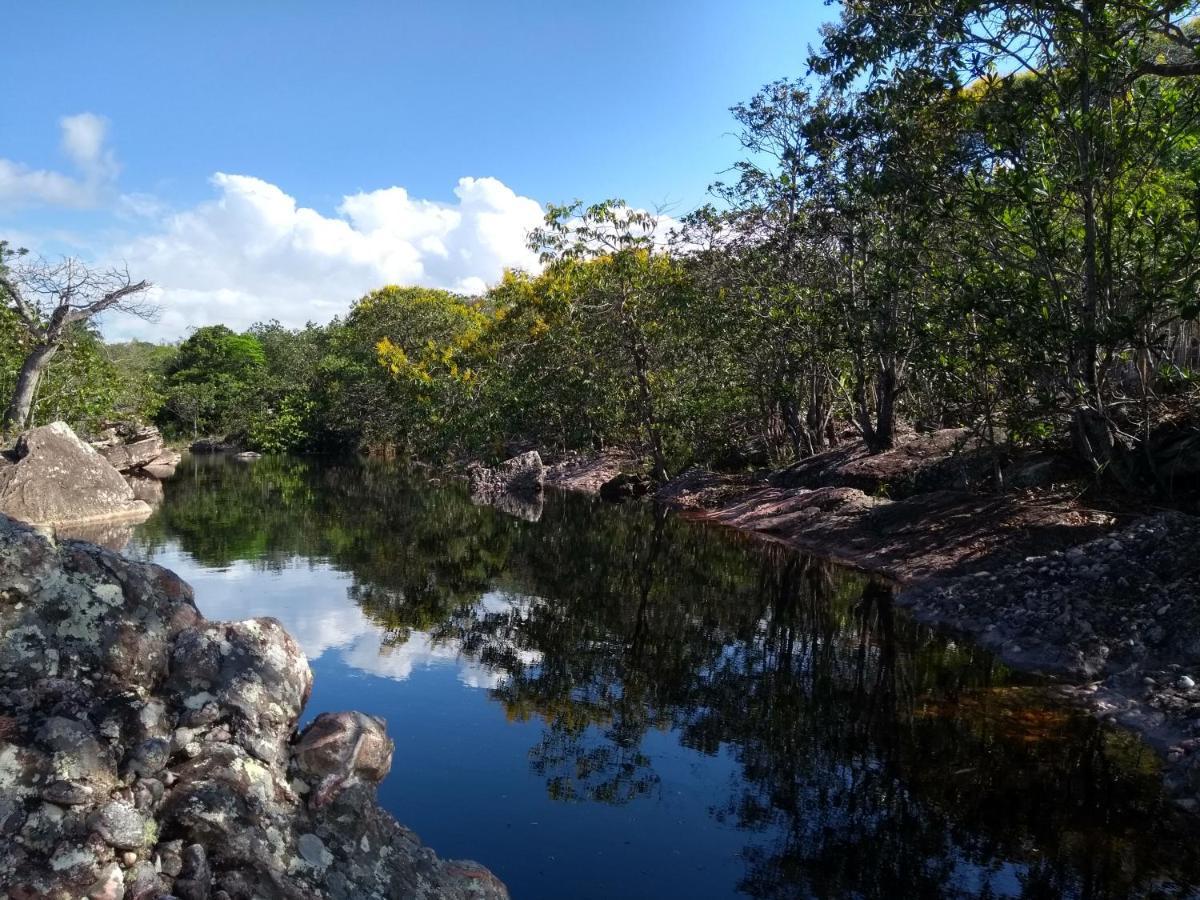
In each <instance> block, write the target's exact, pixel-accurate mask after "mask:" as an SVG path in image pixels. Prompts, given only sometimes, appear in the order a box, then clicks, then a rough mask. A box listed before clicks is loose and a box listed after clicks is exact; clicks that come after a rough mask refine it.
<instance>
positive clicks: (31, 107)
mask: <svg viewBox="0 0 1200 900" xmlns="http://www.w3.org/2000/svg"><path fill="white" fill-rule="evenodd" d="M835 13H836V9H834V8H831V7H829V6H827V5H826V4H825V3H824V2H823V0H737V2H732V0H726V2H716V0H640V2H628V0H607V2H600V0H567V2H562V0H559V2H551V0H542V2H533V0H506V2H496V0H442V2H437V3H433V2H425V3H416V2H399V0H394V2H382V0H378V2H357V0H342V2H338V3H322V4H317V3H312V2H307V0H255V2H253V3H245V2H244V0H239V2H226V0H209V2H206V3H203V4H192V3H184V2H182V0H176V2H171V0H118V2H112V3H85V2H82V0H75V2H63V0H41V2H38V3H22V4H13V5H12V6H11V8H9V9H7V10H6V12H5V26H4V27H5V37H6V40H5V50H4V52H3V53H0V85H3V86H4V102H3V104H0V239H6V240H8V241H9V242H10V243H11V244H13V245H16V246H23V247H27V248H28V249H29V250H30V251H32V252H33V253H36V254H40V255H43V256H45V257H47V258H55V257H57V256H60V255H64V254H69V255H75V256H79V257H81V258H83V259H85V260H87V261H89V262H90V263H93V264H96V265H102V266H104V265H114V264H118V265H127V266H128V267H129V270H130V272H131V274H132V275H133V276H134V277H135V278H147V279H149V280H151V281H152V282H154V285H155V288H154V300H155V302H156V304H157V305H158V307H159V309H160V313H159V315H158V318H157V320H156V321H154V322H144V321H142V320H139V319H133V318H130V317H120V316H114V317H111V318H109V319H108V320H107V321H105V322H104V323H103V327H104V332H105V335H106V336H107V337H109V338H110V339H125V338H129V337H138V338H143V339H148V340H176V339H179V338H182V337H185V336H186V335H187V334H188V332H189V331H190V330H191V329H194V328H196V327H198V326H202V325H208V324H215V323H218V322H223V323H225V324H227V325H229V326H230V327H232V328H235V329H242V328H245V327H247V326H249V325H250V324H252V323H253V322H255V321H267V320H270V319H278V320H279V321H281V322H283V323H284V324H286V325H290V326H301V325H303V324H304V323H305V322H307V321H316V322H326V321H328V320H329V319H330V318H332V317H333V316H335V315H339V314H342V313H344V312H345V311H346V309H348V307H349V305H350V303H351V302H352V301H353V300H354V299H355V298H357V297H358V296H361V295H362V294H363V293H365V292H366V291H368V290H371V289H373V288H375V287H379V286H381V285H383V284H389V283H391V284H419V285H424V286H429V287H441V288H446V289H450V290H458V291H464V292H469V293H475V292H479V291H482V290H483V289H484V288H485V287H486V286H487V285H488V284H491V283H494V282H495V281H496V280H498V279H499V277H500V276H501V274H502V272H503V270H504V269H505V268H507V267H522V268H535V267H536V265H537V261H536V259H535V258H534V256H533V255H532V254H531V253H530V251H529V250H528V249H527V247H526V244H525V235H526V234H527V232H528V231H529V229H530V228H532V227H535V226H536V225H537V224H539V223H540V221H541V217H542V215H543V210H544V207H545V204H547V203H564V202H570V201H572V200H575V199H580V200H584V201H587V202H593V201H597V200H601V199H604V198H607V197H621V198H624V199H626V200H627V201H628V202H630V203H631V204H632V205H634V206H636V207H639V208H645V209H652V210H660V211H662V212H664V213H666V214H668V215H671V216H679V215H682V214H684V213H686V212H687V211H688V210H690V209H693V208H695V207H696V206H698V205H699V204H701V203H703V202H705V200H706V199H707V195H706V190H707V187H708V185H709V184H711V183H712V182H713V181H714V180H716V179H718V178H719V177H720V175H721V172H722V171H724V170H726V169H727V168H728V167H729V165H730V164H731V163H733V162H734V161H736V160H737V158H738V155H739V148H738V143H737V140H736V137H735V135H734V122H733V120H732V117H731V116H730V114H729V111H728V110H729V107H730V106H732V105H733V104H734V103H737V102H739V101H742V100H745V99H748V98H749V97H750V96H751V95H752V94H753V93H754V92H755V91H756V90H757V89H758V88H759V87H761V86H762V85H763V84H766V83H768V82H770V81H773V80H775V79H777V78H781V77H795V76H799V75H802V74H803V72H804V61H805V58H806V55H807V50H808V47H809V46H810V45H811V44H814V43H816V42H817V41H818V40H819V32H818V29H819V26H820V24H821V22H823V21H826V20H828V19H829V18H831V17H832V16H833V15H834V14H835Z"/></svg>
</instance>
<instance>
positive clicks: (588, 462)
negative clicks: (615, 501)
mask: <svg viewBox="0 0 1200 900" xmlns="http://www.w3.org/2000/svg"><path fill="white" fill-rule="evenodd" d="M637 465H638V460H637V459H636V458H634V457H633V456H632V455H630V454H629V453H626V452H624V451H623V450H604V451H601V452H599V453H590V454H578V455H573V456H568V457H567V458H566V459H562V460H559V461H558V462H556V463H555V464H554V465H552V466H548V467H547V469H546V477H545V483H546V485H547V486H549V487H552V488H556V489H557V490H560V491H573V492H576V493H581V494H599V493H600V487H601V485H603V484H604V483H605V482H606V481H611V480H612V479H614V478H616V477H617V476H619V475H620V474H621V473H622V472H625V471H627V470H629V469H631V468H634V467H636V466H637Z"/></svg>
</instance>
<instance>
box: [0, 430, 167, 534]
mask: <svg viewBox="0 0 1200 900" xmlns="http://www.w3.org/2000/svg"><path fill="white" fill-rule="evenodd" d="M0 514H3V515H7V516H11V517H12V518H14V519H20V520H21V521H23V522H32V523H35V524H40V525H60V524H66V523H76V524H79V523H85V522H96V521H104V520H112V519H132V520H138V519H145V518H146V517H147V516H149V515H150V507H149V506H148V505H147V504H146V503H144V502H143V501H141V500H138V499H137V498H136V497H135V496H134V493H133V489H132V488H130V486H129V485H128V484H127V483H126V482H125V479H124V478H122V477H121V474H120V473H119V472H118V471H117V470H116V469H114V468H113V467H112V466H111V465H110V464H109V462H108V461H107V460H106V459H104V457H102V456H101V455H100V454H99V453H98V452H97V451H96V450H95V448H93V447H91V446H89V445H88V444H86V443H84V442H83V441H81V440H80V439H79V438H78V437H76V435H75V432H73V431H72V430H71V429H70V427H69V426H67V425H66V424H65V423H63V422H54V423H52V424H50V425H43V426H41V427H40V428H31V429H30V430H29V431H27V432H25V433H24V434H23V435H21V437H20V438H19V439H18V440H17V445H16V448H15V449H14V450H13V452H12V453H11V454H9V455H8V456H5V457H2V458H0Z"/></svg>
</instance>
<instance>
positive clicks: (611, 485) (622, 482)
mask: <svg viewBox="0 0 1200 900" xmlns="http://www.w3.org/2000/svg"><path fill="white" fill-rule="evenodd" d="M653 487H654V481H653V479H651V478H650V477H649V476H648V475H638V474H635V473H632V472H622V473H621V474H619V475H617V476H616V477H614V478H610V479H609V480H608V481H606V482H604V484H602V485H600V499H601V500H607V501H609V502H610V503H620V502H622V501H624V500H632V499H634V498H635V497H644V496H646V495H647V494H648V493H650V491H651V489H652V488H653Z"/></svg>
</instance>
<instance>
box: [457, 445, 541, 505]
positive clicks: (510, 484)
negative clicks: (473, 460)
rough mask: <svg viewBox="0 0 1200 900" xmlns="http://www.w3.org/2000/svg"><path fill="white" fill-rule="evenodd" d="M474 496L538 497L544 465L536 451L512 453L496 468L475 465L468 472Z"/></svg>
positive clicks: (484, 497) (486, 500)
mask: <svg viewBox="0 0 1200 900" xmlns="http://www.w3.org/2000/svg"><path fill="white" fill-rule="evenodd" d="M467 479H468V483H469V485H470V490H471V496H472V497H473V498H476V499H479V500H482V501H485V502H491V501H494V500H495V499H496V498H499V497H502V496H504V495H506V494H507V495H511V496H514V497H524V498H530V499H532V498H534V497H538V496H541V493H542V487H543V485H544V483H545V480H546V467H545V466H544V465H542V457H541V456H540V455H538V452H537V451H536V450H530V451H529V452H528V453H522V454H521V455H520V456H514V457H513V458H512V459H509V460H506V461H504V462H502V463H501V464H500V465H498V466H496V467H495V468H488V467H486V466H481V465H476V466H472V467H471V469H470V470H469V471H468V473H467Z"/></svg>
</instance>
